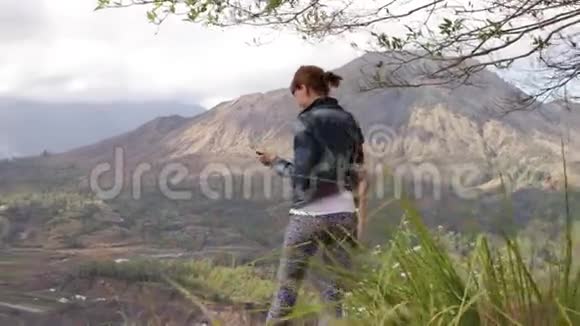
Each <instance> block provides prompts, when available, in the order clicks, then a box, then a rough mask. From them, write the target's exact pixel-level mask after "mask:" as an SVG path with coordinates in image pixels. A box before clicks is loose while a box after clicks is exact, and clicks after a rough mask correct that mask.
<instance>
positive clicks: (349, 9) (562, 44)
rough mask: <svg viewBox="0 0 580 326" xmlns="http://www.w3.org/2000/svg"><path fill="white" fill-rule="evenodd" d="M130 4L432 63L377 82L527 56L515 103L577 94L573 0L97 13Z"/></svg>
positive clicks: (579, 60) (447, 78) (467, 71)
mask: <svg viewBox="0 0 580 326" xmlns="http://www.w3.org/2000/svg"><path fill="white" fill-rule="evenodd" d="M130 6H147V7H148V9H149V10H148V12H147V17H148V19H149V21H151V22H152V23H154V24H162V23H163V22H164V21H165V20H166V19H167V18H168V17H170V16H179V17H183V19H184V20H185V21H189V22H193V23H201V24H205V25H210V26H223V27H227V26H236V25H252V26H263V27H269V28H286V29H291V30H294V31H296V32H298V33H300V34H301V35H302V36H303V38H304V39H316V40H320V39H324V38H327V37H330V36H334V35H341V34H345V35H346V34H347V33H350V32H357V33H358V32H363V33H368V34H369V36H371V38H372V39H374V41H373V42H372V43H371V44H365V45H361V44H356V43H354V42H353V43H351V44H352V45H353V46H355V47H358V48H360V49H363V50H372V51H389V52H391V53H395V54H396V55H394V56H393V59H394V60H392V62H389V63H388V64H385V67H384V68H387V66H389V65H392V66H401V65H404V64H407V63H411V62H414V61H419V60H422V59H429V60H433V61H435V62H436V63H437V66H436V67H435V68H431V69H427V70H426V71H425V72H424V76H425V78H422V79H421V80H419V81H414V82H411V83H409V82H408V81H404V80H399V79H396V78H395V79H392V78H391V79H388V78H387V80H382V81H381V82H380V83H379V85H378V86H379V87H393V86H396V87H401V86H404V87H415V86H423V85H433V84H435V85H441V84H457V83H458V82H459V83H461V84H464V83H469V82H470V80H471V77H472V76H473V75H474V73H476V72H478V71H481V70H482V69H485V68H489V67H493V68H497V69H507V68H510V67H512V66H513V64H514V63H517V62H521V61H526V60H527V59H533V60H530V62H532V63H533V64H532V65H531V67H530V70H531V72H533V73H535V75H536V76H538V77H537V79H536V80H535V83H534V84H535V85H534V88H535V91H533V92H532V93H531V94H530V95H529V97H526V98H523V99H519V100H521V103H523V104H526V105H529V104H532V103H533V102H534V100H535V99H546V98H549V97H554V96H556V95H566V97H568V98H572V99H577V98H578V97H580V94H579V93H578V90H574V89H572V88H571V87H568V86H569V85H570V82H572V81H574V80H575V79H576V78H577V77H578V74H579V71H580V55H579V54H580V50H579V48H578V41H579V40H578V32H579V31H580V30H579V29H578V27H579V23H580V2H579V1H570V0H554V1H546V0H480V1H473V0H413V1H410V0H376V1H370V0H369V1H363V0H357V1H354V0H345V1H331V0H98V6H97V9H102V8H108V7H130ZM397 30H398V31H397ZM471 59H476V60H471ZM389 61H391V60H389ZM394 69H396V68H394Z"/></svg>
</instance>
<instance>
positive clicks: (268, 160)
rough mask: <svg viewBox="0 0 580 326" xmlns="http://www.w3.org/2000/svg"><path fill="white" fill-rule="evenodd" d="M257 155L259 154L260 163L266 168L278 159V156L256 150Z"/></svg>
mask: <svg viewBox="0 0 580 326" xmlns="http://www.w3.org/2000/svg"><path fill="white" fill-rule="evenodd" d="M256 154H258V161H260V163H262V164H264V165H265V166H271V165H272V163H274V161H275V160H276V159H277V158H278V155H276V154H273V153H269V152H266V151H262V150H256Z"/></svg>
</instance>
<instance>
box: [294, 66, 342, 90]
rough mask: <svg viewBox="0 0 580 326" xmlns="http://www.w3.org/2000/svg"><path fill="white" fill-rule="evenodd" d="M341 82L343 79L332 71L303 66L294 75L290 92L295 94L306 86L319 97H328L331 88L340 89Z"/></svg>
mask: <svg viewBox="0 0 580 326" xmlns="http://www.w3.org/2000/svg"><path fill="white" fill-rule="evenodd" d="M341 80H342V77H340V76H338V75H336V74H334V73H333V72H331V71H324V70H323V69H322V68H320V67H317V66H301V67H300V68H298V70H296V73H295V74H294V78H293V79H292V83H291V84H290V92H292V94H294V92H295V91H296V89H297V88H298V87H300V85H304V86H306V87H307V88H308V89H310V90H312V91H314V92H316V94H318V95H322V96H328V94H329V93H330V88H331V87H335V88H336V87H338V86H339V85H340V81H341Z"/></svg>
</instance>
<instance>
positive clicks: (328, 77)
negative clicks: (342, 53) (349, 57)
mask: <svg viewBox="0 0 580 326" xmlns="http://www.w3.org/2000/svg"><path fill="white" fill-rule="evenodd" d="M323 78H324V81H325V82H326V83H327V84H328V85H329V86H330V87H335V88H336V87H338V86H339V85H340V81H341V80H342V77H340V76H339V75H337V74H335V73H333V72H332V71H326V72H325V73H324V75H323Z"/></svg>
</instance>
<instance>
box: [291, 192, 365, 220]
mask: <svg viewBox="0 0 580 326" xmlns="http://www.w3.org/2000/svg"><path fill="white" fill-rule="evenodd" d="M354 212H356V207H355V206H354V196H353V194H352V192H350V191H347V190H345V191H342V192H339V193H336V194H334V195H330V196H327V197H322V198H320V199H317V200H315V201H313V202H310V203H308V204H306V205H305V206H303V207H301V208H299V209H294V208H293V209H291V210H290V214H293V215H309V216H316V215H326V214H335V213H354Z"/></svg>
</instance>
